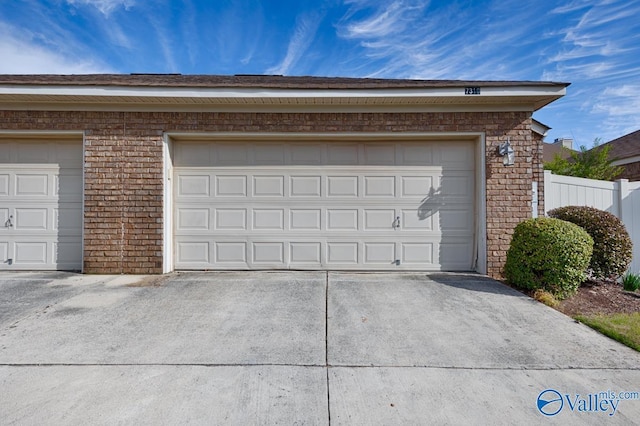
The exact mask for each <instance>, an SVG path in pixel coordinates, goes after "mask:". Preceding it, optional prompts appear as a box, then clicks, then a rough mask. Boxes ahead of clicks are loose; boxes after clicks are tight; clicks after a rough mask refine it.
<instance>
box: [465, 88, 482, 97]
mask: <svg viewBox="0 0 640 426" xmlns="http://www.w3.org/2000/svg"><path fill="white" fill-rule="evenodd" d="M464 94H465V95H479V94H480V88H479V87H465V88H464Z"/></svg>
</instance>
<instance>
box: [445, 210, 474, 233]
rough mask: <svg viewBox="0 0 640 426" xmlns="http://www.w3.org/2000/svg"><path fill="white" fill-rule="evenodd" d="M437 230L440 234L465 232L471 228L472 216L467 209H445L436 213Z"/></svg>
mask: <svg viewBox="0 0 640 426" xmlns="http://www.w3.org/2000/svg"><path fill="white" fill-rule="evenodd" d="M438 221H439V228H440V230H441V231H442V232H447V231H460V232H467V231H468V230H469V229H470V228H471V227H472V226H473V216H471V215H469V211H468V209H459V210H454V209H452V208H447V209H446V210H444V209H443V210H440V211H439V212H438Z"/></svg>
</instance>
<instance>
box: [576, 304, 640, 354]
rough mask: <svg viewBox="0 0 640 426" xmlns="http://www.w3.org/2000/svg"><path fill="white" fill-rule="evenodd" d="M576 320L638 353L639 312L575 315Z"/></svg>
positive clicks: (639, 339)
mask: <svg viewBox="0 0 640 426" xmlns="http://www.w3.org/2000/svg"><path fill="white" fill-rule="evenodd" d="M576 319H577V320H578V321H580V322H582V323H584V324H586V325H588V326H589V327H591V328H593V329H594V330H597V331H599V332H600V333H602V334H604V335H605V336H609V337H611V338H612V339H614V340H617V341H618V342H620V343H623V344H625V345H627V346H629V347H631V348H633V349H635V350H637V351H639V352H640V312H634V313H632V314H613V315H591V316H583V315H577V316H576Z"/></svg>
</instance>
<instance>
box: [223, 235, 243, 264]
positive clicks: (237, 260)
mask: <svg viewBox="0 0 640 426" xmlns="http://www.w3.org/2000/svg"><path fill="white" fill-rule="evenodd" d="M215 263H216V264H223V265H224V264H229V263H231V264H235V265H238V264H239V265H241V266H246V265H247V243H245V242H224V241H222V242H216V243H215Z"/></svg>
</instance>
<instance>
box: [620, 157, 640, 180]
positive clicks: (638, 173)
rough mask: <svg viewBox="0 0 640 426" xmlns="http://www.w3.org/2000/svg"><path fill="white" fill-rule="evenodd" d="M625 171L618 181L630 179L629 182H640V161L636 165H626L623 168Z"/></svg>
mask: <svg viewBox="0 0 640 426" xmlns="http://www.w3.org/2000/svg"><path fill="white" fill-rule="evenodd" d="M622 167H623V168H624V171H623V172H622V174H621V175H620V176H619V177H618V179H629V181H632V182H636V181H639V180H640V161H639V162H636V163H630V164H625V165H623V166H622Z"/></svg>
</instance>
